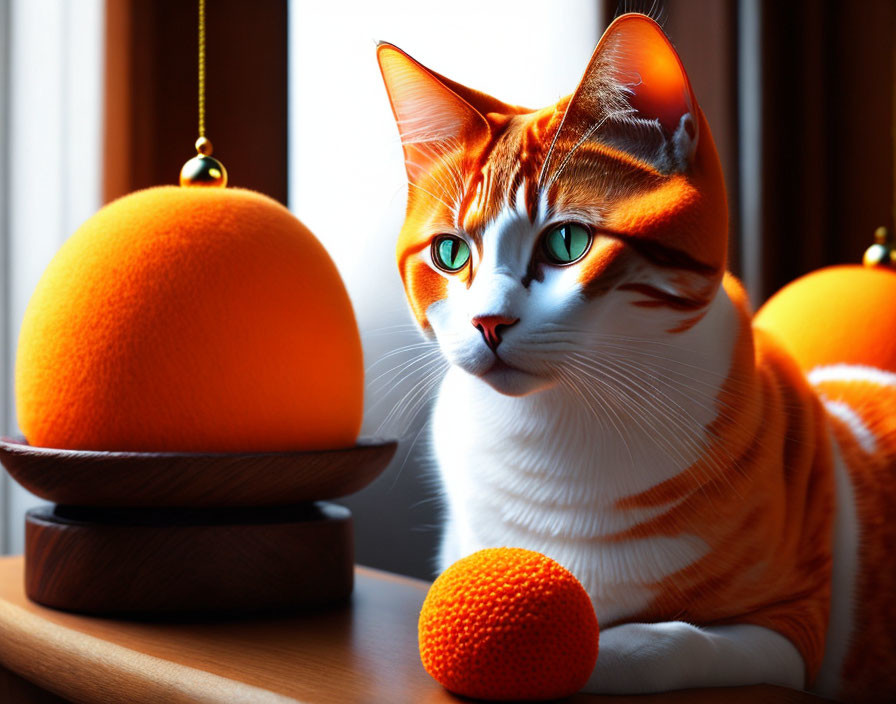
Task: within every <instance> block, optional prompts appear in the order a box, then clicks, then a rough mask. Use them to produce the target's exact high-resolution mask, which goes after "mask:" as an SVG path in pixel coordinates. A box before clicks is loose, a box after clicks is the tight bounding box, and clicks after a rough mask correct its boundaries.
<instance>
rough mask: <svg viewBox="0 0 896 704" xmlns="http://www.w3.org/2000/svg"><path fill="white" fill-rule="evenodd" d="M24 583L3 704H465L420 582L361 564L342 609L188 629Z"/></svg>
mask: <svg viewBox="0 0 896 704" xmlns="http://www.w3.org/2000/svg"><path fill="white" fill-rule="evenodd" d="M23 581H24V580H23V561H22V558H21V557H6V558H0V664H2V666H3V667H5V668H6V671H5V674H0V701H3V702H16V704H18V702H29V703H30V702H41V703H48V702H59V701H63V700H66V701H74V702H85V703H90V704H93V703H95V702H103V703H109V704H112V703H113V702H114V703H116V704H117V703H118V702H129V703H130V704H160V703H162V702H164V703H166V704H178V703H180V702H184V703H186V702H201V703H206V702H207V703H209V704H211V703H215V704H221V703H225V702H226V704H242V703H245V704H274V703H278V704H279V703H285V702H290V703H295V702H297V701H298V702H306V703H308V704H311V703H317V702H338V703H340V704H342V703H347V702H363V703H364V704H368V703H369V704H377V703H378V702H384V703H388V704H402V703H403V702H408V703H409V704H418V703H419V704H430V703H435V702H454V703H455V704H457V703H458V702H460V701H465V700H460V699H458V698H455V697H453V696H452V695H450V694H448V693H447V692H446V691H445V690H444V689H442V688H441V687H440V686H439V685H438V684H436V683H435V682H434V681H433V680H432V679H431V678H430V677H429V675H427V674H426V672H425V671H424V669H423V666H422V665H421V664H420V659H419V656H418V653H417V615H418V613H419V610H420V605H421V603H422V602H423V598H424V596H425V595H426V589H427V584H426V583H425V582H421V581H418V580H414V579H408V578H405V577H399V576H396V575H392V574H388V573H386V572H379V571H376V570H371V569H366V568H363V567H359V568H358V569H357V572H356V584H355V593H354V596H353V598H352V602H351V605H350V606H345V607H343V608H340V609H334V610H330V611H326V612H318V613H313V614H307V615H304V616H291V617H288V618H276V619H275V618H269V619H255V620H242V621H234V620H231V621H228V622H207V621H206V622H193V623H183V622H178V623H158V622H155V623H146V622H137V621H119V620H111V619H102V618H89V617H85V616H77V615H74V614H69V613H64V612H60V611H54V610H52V609H46V608H43V607H41V606H38V605H36V604H34V603H32V602H30V601H29V600H28V599H27V598H26V597H25V594H24V591H23ZM0 672H2V670H0ZM20 678H24V680H28V681H30V682H31V683H34V685H37V686H36V687H35V686H33V685H32V684H29V682H25V681H23V679H20ZM50 693H53V694H50ZM4 694H5V695H6V696H4ZM54 695H58V696H54ZM58 697H62V698H64V699H59V698H58ZM568 701H569V702H576V703H580V704H581V703H585V702H606V703H614V704H618V703H621V702H630V701H636V702H637V703H638V704H654V703H659V702H680V703H684V702H698V703H700V702H707V703H708V702H717V701H724V702H726V703H728V702H731V703H735V704H736V703H738V702H772V703H775V702H779V703H781V704H784V703H785V702H787V703H796V702H806V703H809V702H816V703H817V702H819V701H821V700H819V699H816V698H814V697H811V696H809V695H806V694H802V693H799V692H794V691H791V690H786V689H781V688H777V687H769V686H760V687H747V688H742V689H725V690H719V689H716V690H700V691H688V692H675V693H671V694H666V695H657V696H643V697H638V698H636V699H630V698H626V697H595V696H587V695H578V696H576V697H572V698H571V699H569V700H568Z"/></svg>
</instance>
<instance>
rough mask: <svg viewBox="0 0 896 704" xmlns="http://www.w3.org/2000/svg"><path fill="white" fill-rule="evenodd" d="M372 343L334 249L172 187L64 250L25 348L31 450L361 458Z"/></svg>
mask: <svg viewBox="0 0 896 704" xmlns="http://www.w3.org/2000/svg"><path fill="white" fill-rule="evenodd" d="M363 374H364V370H363V363H362V355H361V342H360V337H359V334H358V328H357V324H356V322H355V317H354V313H353V311H352V306H351V303H350V301H349V298H348V294H347V293H346V290H345V286H344V285H343V282H342V280H341V279H340V277H339V273H338V272H337V270H336V267H335V265H334V264H333V262H332V260H331V259H330V257H329V255H328V254H327V252H326V250H325V249H324V248H323V246H322V245H321V244H320V242H318V241H317V239H316V238H315V237H314V235H312V234H311V232H309V230H308V229H307V228H306V227H305V226H304V225H302V223H300V222H299V221H298V220H297V219H296V218H295V217H294V216H293V215H292V214H291V213H290V212H289V211H288V210H287V209H286V208H284V207H283V206H281V205H280V204H278V203H276V202H275V201H273V200H271V199H270V198H268V197H266V196H263V195H261V194H259V193H254V192H252V191H247V190H241V189H235V188H228V189H219V188H198V187H193V188H180V187H173V186H163V187H159V188H151V189H148V190H145V191H140V192H137V193H133V194H131V195H128V196H125V197H124V198H121V199H119V200H117V201H115V202H113V203H111V204H109V205H107V206H106V207H104V208H103V209H102V210H100V211H99V212H98V213H97V214H96V215H94V216H93V217H91V218H90V219H89V220H88V221H87V222H85V223H84V224H83V225H82V226H81V228H80V229H79V230H78V231H77V232H75V234H74V235H72V236H71V238H69V240H68V241H67V242H66V243H65V244H64V245H63V246H62V248H61V249H60V250H59V252H58V253H57V255H56V256H55V257H54V259H53V260H52V261H51V262H50V265H49V266H48V267H47V270H46V272H45V273H44V275H43V277H42V278H41V280H40V283H39V284H38V285H37V289H36V290H35V292H34V295H33V296H32V298H31V302H30V303H29V305H28V309H27V311H26V313H25V319H24V322H23V324H22V330H21V334H20V337H19V345H18V354H17V357H16V371H15V391H16V404H17V410H18V420H19V424H20V426H21V428H22V431H23V432H24V434H25V437H26V438H27V440H28V441H29V442H30V443H31V444H32V445H41V446H45V447H58V448H68V449H92V450H132V451H154V450H156V451H165V450H168V451H173V450H181V451H222V452H225V451H273V450H297V449H322V448H336V447H344V446H350V445H353V444H354V443H355V440H356V437H357V434H358V431H359V429H360V425H361V414H362V403H363Z"/></svg>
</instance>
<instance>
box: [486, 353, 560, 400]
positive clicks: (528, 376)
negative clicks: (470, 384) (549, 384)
mask: <svg viewBox="0 0 896 704" xmlns="http://www.w3.org/2000/svg"><path fill="white" fill-rule="evenodd" d="M479 378H480V379H482V380H483V381H484V382H485V383H486V384H488V385H489V386H491V387H492V388H493V389H494V390H495V391H497V392H498V393H502V394H504V395H506V396H525V395H527V394H530V393H533V392H534V391H538V390H539V389H540V388H542V387H543V386H544V383H545V380H544V379H542V378H541V377H539V376H537V375H535V374H533V373H532V372H528V371H526V370H525V369H520V368H519V367H515V366H514V365H512V364H510V363H509V362H506V361H505V360H503V359H501V358H500V357H499V356H498V355H497V354H496V355H495V361H494V362H492V365H491V366H490V367H489V368H488V369H486V370H485V371H484V372H482V373H481V374H480V375H479Z"/></svg>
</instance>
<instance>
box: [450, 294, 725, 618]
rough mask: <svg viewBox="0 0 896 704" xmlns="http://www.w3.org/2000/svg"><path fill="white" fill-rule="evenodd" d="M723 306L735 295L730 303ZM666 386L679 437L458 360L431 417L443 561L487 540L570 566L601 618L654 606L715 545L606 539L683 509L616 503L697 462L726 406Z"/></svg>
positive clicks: (711, 376)
mask: <svg viewBox="0 0 896 704" xmlns="http://www.w3.org/2000/svg"><path fill="white" fill-rule="evenodd" d="M725 304H729V302H728V301H727V299H725V301H723V302H722V303H721V304H720V306H724V305H725ZM707 317H708V318H710V321H709V322H712V319H713V318H719V319H720V320H723V319H724V316H713V315H710V316H707ZM702 334H705V332H704V333H702ZM722 339H725V338H724V337H723V338H722ZM726 371H727V369H725V368H724V367H720V368H718V369H710V370H708V373H707V375H706V378H705V379H701V380H700V382H701V383H702V384H703V385H704V386H705V387H706V388H709V389H711V388H712V386H713V384H716V383H721V382H722V380H723V379H724V373H725V372H726ZM665 393H666V394H667V397H666V403H667V405H669V404H672V405H674V407H675V408H676V409H677V410H678V412H679V414H680V417H684V418H687V429H688V431H689V432H678V433H676V430H677V427H676V425H675V423H672V424H671V425H667V426H666V427H663V428H661V430H662V431H663V432H664V433H665V437H657V436H656V435H654V433H655V432H656V431H657V429H658V425H657V422H656V421H654V423H653V424H647V423H646V422H641V421H638V420H636V419H633V418H630V419H628V421H627V422H624V423H620V422H616V423H608V422H600V419H599V418H595V415H594V411H589V410H588V409H586V408H585V406H584V404H581V403H577V402H576V398H575V396H574V395H571V394H570V392H569V390H568V389H566V388H563V387H555V388H553V389H549V390H547V391H543V392H540V393H538V394H533V395H531V396H526V397H523V398H511V397H507V396H502V395H501V394H498V393H496V392H495V391H493V390H492V389H491V388H489V387H488V386H487V385H486V384H484V383H482V382H481V381H480V380H479V379H477V378H475V377H472V376H470V375H468V374H466V373H465V372H463V371H460V370H458V369H456V368H452V369H451V370H450V371H449V372H448V374H447V376H446V378H445V380H444V382H443V384H442V387H441V390H440V393H439V398H438V402H437V404H436V409H435V414H434V417H433V424H432V431H433V446H434V449H435V454H436V459H437V461H438V465H439V469H440V474H441V478H442V482H443V486H444V488H445V492H446V498H447V504H448V525H447V526H446V536H445V540H444V544H443V552H442V555H441V567H442V568H444V567H446V566H447V565H448V564H450V563H451V562H453V561H454V560H456V559H458V558H460V557H461V556H463V555H467V554H470V553H472V552H475V551H476V550H479V549H482V548H485V547H497V546H514V547H523V548H528V549H531V550H537V551H539V552H542V553H545V554H547V555H548V556H550V557H552V558H553V559H555V560H557V561H558V562H560V563H561V564H562V565H564V566H565V567H567V568H568V569H570V570H571V571H572V572H573V573H574V574H575V575H576V576H577V577H578V578H579V580H580V581H581V582H582V583H583V585H584V586H585V588H586V590H587V591H588V593H589V594H590V595H591V598H592V601H593V602H594V603H595V606H596V608H597V610H598V619H599V620H600V622H601V623H606V624H610V623H614V622H617V621H619V620H621V619H624V618H626V617H627V616H631V615H633V614H635V613H637V612H638V611H641V610H642V609H644V608H645V607H647V606H648V605H649V603H650V601H651V599H652V597H653V594H652V592H651V590H650V588H649V586H648V585H650V584H654V583H656V582H658V581H660V580H662V579H663V578H664V577H666V576H668V575H670V574H672V573H674V572H677V571H678V570H681V569H683V568H684V567H687V566H688V565H689V564H691V563H693V562H694V561H696V560H698V559H700V558H701V557H702V556H703V555H705V554H706V552H707V550H708V546H707V544H706V543H705V542H704V541H703V540H702V539H701V538H700V537H698V536H695V535H687V534H682V535H678V536H674V537H667V536H652V537H644V538H631V539H626V540H613V541H608V540H606V538H607V537H608V536H611V535H613V534H616V533H619V532H621V531H626V530H628V529H630V528H632V527H634V526H636V525H638V524H639V523H642V522H643V521H645V520H648V519H650V518H653V517H655V516H657V515H660V514H662V513H664V512H666V511H668V510H670V509H672V508H674V506H675V505H674V504H668V505H665V506H660V507H656V508H651V509H626V510H622V509H619V508H618V507H617V502H618V500H619V499H621V498H623V497H625V496H631V495H634V494H638V493H640V492H643V491H646V490H648V489H649V488H651V487H652V486H655V485H657V484H659V483H661V482H662V481H664V480H666V479H669V478H670V477H672V476H675V475H676V474H678V473H679V472H680V471H682V470H683V469H684V468H686V467H687V466H689V465H690V464H692V463H693V462H694V461H695V460H697V459H698V458H699V456H700V452H701V447H702V446H703V444H704V443H705V437H704V436H703V435H702V431H703V429H704V428H705V427H706V426H707V425H708V424H709V423H710V422H712V420H713V419H714V418H715V416H716V415H717V413H718V410H717V408H716V407H715V406H714V405H713V404H712V403H711V400H712V396H710V397H709V402H708V401H707V399H705V398H701V395H700V394H695V393H693V392H691V393H690V394H688V393H687V391H686V390H685V389H682V390H681V392H680V393H679V394H677V395H675V396H673V391H672V390H670V389H667V390H666V392H665ZM648 410H649V409H648ZM677 422H678V423H680V424H683V421H681V420H680V419H679V421H677ZM682 427H683V426H682Z"/></svg>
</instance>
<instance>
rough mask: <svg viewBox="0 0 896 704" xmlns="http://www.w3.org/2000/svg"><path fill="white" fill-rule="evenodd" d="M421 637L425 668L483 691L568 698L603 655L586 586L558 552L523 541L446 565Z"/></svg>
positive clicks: (461, 690) (495, 695)
mask: <svg viewBox="0 0 896 704" xmlns="http://www.w3.org/2000/svg"><path fill="white" fill-rule="evenodd" d="M418 638H419V644H420V658H421V659H422V661H423V666H424V667H425V668H426V671H427V672H428V673H429V674H430V675H432V676H433V678H435V679H436V681H438V682H439V683H440V684H442V685H443V686H444V687H445V688H446V689H448V690H450V691H452V692H454V693H455V694H460V695H462V696H467V697H475V698H478V699H493V700H537V699H556V698H558V697H565V696H569V695H571V694H574V693H575V692H578V691H579V690H580V689H581V688H582V687H583V686H584V685H585V683H586V682H587V681H588V677H589V676H590V675H591V671H592V670H593V669H594V663H595V662H596V661H597V643H598V627H597V617H596V616H595V614H594V608H593V607H592V605H591V600H590V599H589V598H588V594H587V593H586V592H585V589H584V588H583V587H582V585H581V584H580V583H579V581H578V580H577V579H576V578H575V577H574V576H573V575H572V573H571V572H570V571H569V570H567V569H565V568H564V567H562V566H561V565H559V564H558V563H556V562H554V560H552V559H550V558H549V557H546V556H544V555H542V554H540V553H537V552H533V551H531V550H523V549H521V548H489V549H486V550H480V551H479V552H476V553H473V554H472V555H470V556H469V557H465V558H463V559H461V560H458V561H457V562H455V563H454V564H453V565H451V567H449V568H448V569H447V570H445V571H444V572H443V573H442V574H441V576H439V578H438V579H436V581H435V582H433V584H432V587H430V589H429V593H428V594H427V595H426V600H425V601H424V602H423V608H422V610H421V612H420V621H419V625H418Z"/></svg>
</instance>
